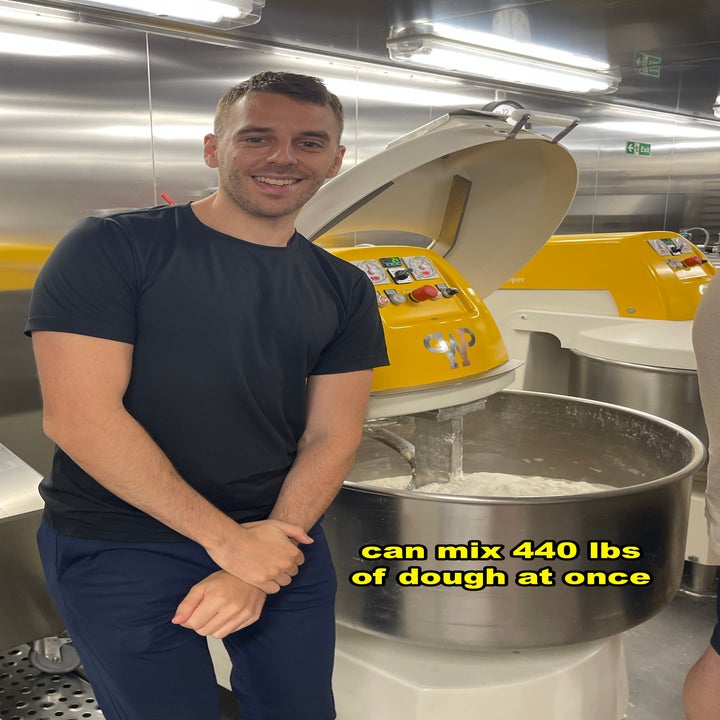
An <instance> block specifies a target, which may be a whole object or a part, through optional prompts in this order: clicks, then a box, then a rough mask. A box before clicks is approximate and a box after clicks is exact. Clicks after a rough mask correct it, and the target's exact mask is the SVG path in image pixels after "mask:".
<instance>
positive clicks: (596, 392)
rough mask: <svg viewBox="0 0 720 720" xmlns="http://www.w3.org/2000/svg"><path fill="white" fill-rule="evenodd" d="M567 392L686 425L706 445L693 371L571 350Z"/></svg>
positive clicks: (698, 393)
mask: <svg viewBox="0 0 720 720" xmlns="http://www.w3.org/2000/svg"><path fill="white" fill-rule="evenodd" d="M568 393H569V394H570V395H576V396H577V397H581V398H588V399H590V400H599V401H601V402H608V403H613V404H615V405H624V406H626V407H631V408H635V409H636V410H642V411H644V412H647V413H650V414H651V415H658V416H659V417H662V418H666V419H667V420H670V421H671V422H674V423H677V424H678V425H681V426H682V427H684V428H687V429H688V430H689V431H690V432H691V433H693V434H694V435H696V436H697V437H698V438H699V439H700V440H701V441H702V442H703V443H704V444H706V445H707V442H708V432H707V426H706V425H705V418H704V416H703V412H702V406H701V404H700V392H699V389H698V380H697V372H696V371H694V370H682V369H671V368H662V367H652V366H647V365H634V364H632V363H623V362H615V361H611V360H606V359H604V358H598V357H590V356H589V355H584V354H582V353H577V352H572V353H571V354H570V372H569V379H568Z"/></svg>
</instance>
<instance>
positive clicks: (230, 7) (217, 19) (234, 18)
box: [63, 0, 265, 29]
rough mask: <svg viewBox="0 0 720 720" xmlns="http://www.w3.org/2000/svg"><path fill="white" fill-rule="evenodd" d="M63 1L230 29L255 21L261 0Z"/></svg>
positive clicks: (262, 5)
mask: <svg viewBox="0 0 720 720" xmlns="http://www.w3.org/2000/svg"><path fill="white" fill-rule="evenodd" d="M63 4H64V5H83V6H85V7H91V8H94V9H107V10H116V11H120V12H126V13H132V14H133V15H140V16H142V17H144V18H163V19H171V20H173V19H174V20H182V21H184V22H191V23H192V22H195V23H199V24H202V25H216V26H220V27H223V28H226V29H230V28H236V27H242V26H245V25H253V24H255V23H256V22H258V21H259V20H260V15H261V13H262V9H263V7H264V6H265V0H224V2H219V1H218V0H63Z"/></svg>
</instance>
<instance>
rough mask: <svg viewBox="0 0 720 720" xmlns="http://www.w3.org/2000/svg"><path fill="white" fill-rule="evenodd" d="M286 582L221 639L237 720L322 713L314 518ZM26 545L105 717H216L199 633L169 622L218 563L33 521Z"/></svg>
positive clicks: (324, 717)
mask: <svg viewBox="0 0 720 720" xmlns="http://www.w3.org/2000/svg"><path fill="white" fill-rule="evenodd" d="M309 534H310V535H311V536H312V537H313V538H314V540H315V542H314V543H312V544H311V545H304V546H303V552H304V553H305V563H304V564H303V565H302V566H301V567H300V571H299V572H298V574H297V575H296V576H295V578H294V579H293V581H292V583H291V584H290V585H289V586H287V587H286V588H283V589H281V590H280V592H278V593H276V594H273V595H269V596H268V598H267V601H266V603H265V607H264V609H263V612H262V615H261V617H260V619H259V620H258V621H257V622H256V623H254V624H253V625H250V626H249V627H247V628H243V629H242V630H239V631H238V632H236V633H233V634H232V635H229V636H228V637H227V638H225V640H224V641H223V642H224V644H225V647H226V649H227V651H228V654H229V655H230V658H231V660H232V665H233V670H232V674H231V684H232V689H233V694H234V695H235V697H236V699H237V701H238V704H239V706H240V712H241V718H242V720H332V719H333V718H335V709H334V703H333V697H332V689H331V679H332V666H333V655H334V645H335V621H334V610H333V608H334V600H335V589H336V580H335V571H334V569H333V566H332V561H331V559H330V553H329V551H328V548H327V544H326V542H325V536H324V534H323V532H322V528H320V526H316V527H315V528H313V529H312V530H311V531H310V533H309ZM38 546H39V548H40V556H41V558H42V562H43V566H44V569H45V575H46V579H47V584H48V588H49V589H50V592H51V593H52V595H53V597H54V598H55V601H56V603H57V605H58V609H59V610H60V613H61V615H62V616H63V620H64V621H65V624H66V626H67V630H68V632H69V633H70V637H71V638H72V640H73V645H74V646H75V648H76V650H77V651H78V654H79V656H80V659H81V660H82V663H83V666H84V668H85V671H86V673H87V675H88V678H89V680H90V683H91V685H92V687H93V691H94V693H95V695H96V698H97V700H98V703H99V705H100V707H101V708H102V710H103V713H104V715H105V717H106V718H107V720H218V718H219V717H220V707H219V699H218V690H217V683H216V679H215V674H214V671H213V666H212V663H211V660H210V654H209V651H208V648H207V641H206V640H205V638H204V637H202V636H200V635H198V634H197V633H195V632H194V631H193V630H188V629H187V628H183V627H181V626H178V625H173V624H172V623H171V622H170V619H171V618H172V617H173V615H174V613H175V609H176V608H177V606H178V604H179V603H180V601H181V600H182V598H183V597H184V596H185V595H186V593H187V592H188V590H189V589H190V588H191V587H192V586H193V585H194V584H195V583H197V582H199V581H200V580H202V579H204V578H206V577H207V576H208V575H211V574H212V573H213V572H216V571H217V570H218V566H217V565H216V564H215V563H214V562H213V561H212V560H211V559H210V557H209V556H208V554H207V553H206V552H205V551H204V550H203V549H202V547H200V546H199V545H197V544H196V543H193V542H176V543H115V542H106V541H99V540H85V539H80V538H73V537H68V536H67V535H63V534H61V533H58V532H56V531H55V530H54V529H53V528H52V527H51V526H50V525H49V524H47V523H42V524H41V527H40V530H39V531H38Z"/></svg>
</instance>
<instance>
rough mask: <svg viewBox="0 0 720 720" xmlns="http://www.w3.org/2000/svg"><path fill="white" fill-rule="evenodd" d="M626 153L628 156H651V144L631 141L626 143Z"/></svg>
mask: <svg viewBox="0 0 720 720" xmlns="http://www.w3.org/2000/svg"><path fill="white" fill-rule="evenodd" d="M625 153H626V154H627V155H644V156H645V157H649V156H650V143H641V142H634V141H633V140H630V141H629V142H626V143H625Z"/></svg>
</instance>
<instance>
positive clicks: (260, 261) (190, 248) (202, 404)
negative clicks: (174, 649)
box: [25, 205, 388, 542]
mask: <svg viewBox="0 0 720 720" xmlns="http://www.w3.org/2000/svg"><path fill="white" fill-rule="evenodd" d="M35 330H52V331H58V332H68V333H77V334H81V335H90V336H94V337H99V338H105V339H110V340H117V341H120V342H125V343H130V344H132V345H133V346H134V353H133V363H132V373H131V379H130V384H129V387H128V389H127V392H126V394H125V397H124V404H125V407H126V408H127V410H128V412H129V413H130V414H131V415H132V416H133V417H134V418H135V419H136V420H137V421H138V422H139V423H140V424H141V425H142V426H143V427H144V428H145V429H146V430H147V432H148V433H149V434H150V436H151V437H152V438H153V439H154V440H155V442H157V444H158V445H159V447H160V448H161V449H162V450H163V451H164V452H165V454H166V455H167V456H168V458H169V459H170V461H171V462H172V463H173V465H174V467H175V468H176V469H177V470H178V472H179V473H180V475H181V476H182V477H183V478H184V479H185V480H186V481H187V482H188V483H189V484H190V485H192V486H193V487H194V488H195V489H197V490H198V491H199V492H200V493H202V495H204V496H205V497H206V498H207V499H208V500H210V501H211V502H212V503H213V504H215V505H216V506H217V507H218V508H220V509H221V510H223V511H225V512H226V513H228V514H229V515H230V516H232V517H233V518H235V519H237V520H242V521H247V520H254V519H260V518H263V517H266V516H267V514H268V513H269V511H270V509H271V508H272V506H273V504H274V502H275V499H276V498H277V495H278V492H279V490H280V487H281V485H282V482H283V480H284V478H285V474H286V473H287V471H288V469H289V468H290V466H291V464H292V462H293V460H294V458H295V454H296V450H297V442H298V440H299V438H300V436H301V435H302V433H303V430H304V427H305V414H306V380H307V377H308V376H309V375H319V374H330V373H343V372H351V371H354V370H361V369H366V368H372V367H377V366H380V365H386V364H387V362H388V361H387V354H386V350H385V343H384V338H383V332H382V326H381V322H380V318H379V313H378V310H377V301H376V295H375V291H374V289H373V287H372V284H371V283H370V281H369V280H368V278H367V277H366V276H365V274H364V273H363V272H362V271H361V270H359V269H358V268H356V267H355V266H353V265H351V264H350V263H347V262H345V261H344V260H341V259H339V258H337V257H335V256H334V255H332V254H330V253H329V252H327V251H326V250H324V249H322V248H320V247H318V246H316V245H313V244H312V243H310V242H308V241H307V240H306V239H305V238H303V237H302V236H301V235H299V234H297V233H296V234H295V235H294V237H293V238H292V239H291V241H290V242H289V244H288V245H287V247H268V246H264V245H258V244H254V243H249V242H245V241H243V240H239V239H237V238H235V237H231V236H229V235H225V234H223V233H220V232H217V231H215V230H213V229H211V228H209V227H207V226H206V225H204V224H203V223H201V222H200V221H199V220H198V219H197V217H196V216H195V213H194V212H193V210H192V209H191V207H190V205H174V206H163V207H157V208H150V209H147V210H135V211H130V212H124V213H119V214H116V215H112V216H109V217H104V218H97V217H94V218H88V219H86V220H83V221H82V222H80V223H78V224H77V225H75V226H74V227H73V228H72V229H71V230H70V231H69V232H68V234H67V235H66V236H65V237H64V238H63V239H62V240H61V241H60V242H59V243H58V245H57V246H56V247H55V249H54V250H53V252H52V254H51V255H50V257H49V259H48V260H47V262H46V264H45V265H44V266H43V269H42V270H41V272H40V274H39V276H38V279H37V282H36V284H35V288H34V290H33V293H32V298H31V301H30V312H29V318H28V323H27V326H26V329H25V332H26V334H30V333H32V332H33V331H35ZM40 492H41V495H42V496H43V498H44V500H45V508H46V509H45V517H46V518H47V519H48V521H49V522H50V523H51V524H52V525H53V526H55V528H57V529H58V530H59V531H60V532H63V533H66V534H69V535H73V536H76V537H88V538H94V539H100V540H103V539H106V540H131V541H145V542H149V541H156V540H157V541H172V540H178V539H181V536H180V535H179V534H177V533H176V532H175V531H173V530H171V529H170V528H168V527H166V526H165V525H163V524H161V523H159V522H158V521H156V520H155V519H154V518H152V517H150V516H149V515H146V514H145V513H143V512H141V511H140V510H138V509H136V508H134V507H132V506H131V505H129V504H128V503H126V502H124V501H123V500H120V499H119V498H118V497H116V496H115V495H113V494H112V493H110V492H109V491H108V490H106V489H105V488H104V487H102V486H101V485H100V484H99V483H97V482H96V481H95V480H93V478H91V477H90V476H89V475H88V474H87V473H85V472H84V471H83V470H82V469H81V468H80V467H79V466H78V465H76V464H75V463H74V462H73V460H72V459H71V458H70V457H68V455H66V454H65V453H64V452H63V451H62V449H60V448H58V449H56V452H55V456H54V460H53V466H52V470H51V472H50V474H49V475H48V476H47V477H46V478H44V479H43V481H42V483H41V485H40Z"/></svg>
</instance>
